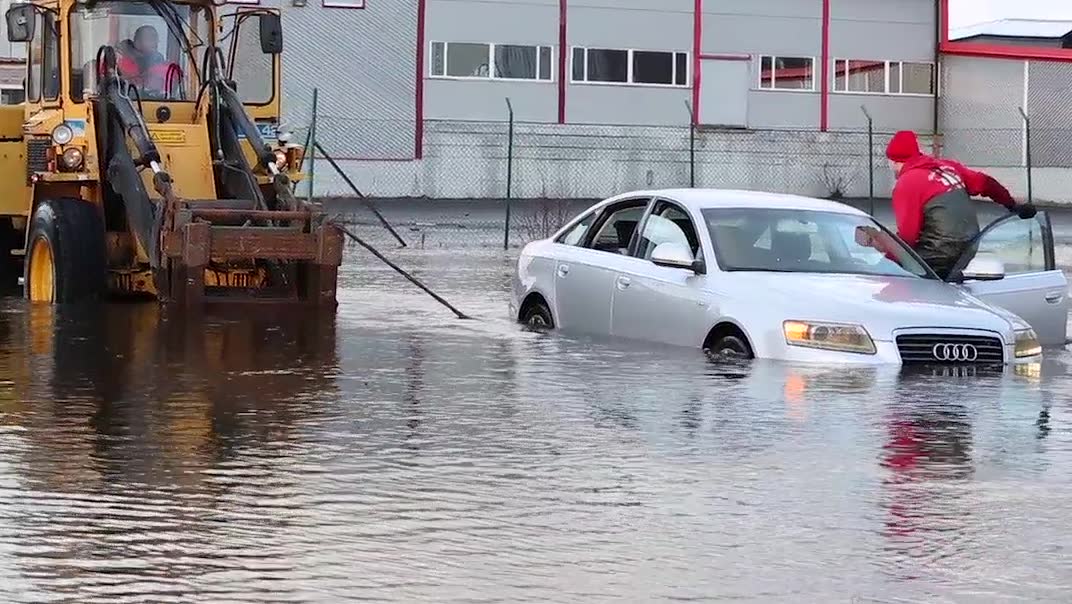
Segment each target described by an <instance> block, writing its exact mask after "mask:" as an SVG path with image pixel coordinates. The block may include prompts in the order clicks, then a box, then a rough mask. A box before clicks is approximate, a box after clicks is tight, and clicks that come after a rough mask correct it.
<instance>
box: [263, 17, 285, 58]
mask: <svg viewBox="0 0 1072 604" xmlns="http://www.w3.org/2000/svg"><path fill="white" fill-rule="evenodd" d="M260 34H261V52H263V53H264V54H266V55H277V54H279V53H281V52H283V21H282V20H281V19H280V18H279V15H277V14H274V13H269V14H262V15H260Z"/></svg>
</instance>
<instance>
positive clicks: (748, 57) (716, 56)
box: [700, 53, 752, 61]
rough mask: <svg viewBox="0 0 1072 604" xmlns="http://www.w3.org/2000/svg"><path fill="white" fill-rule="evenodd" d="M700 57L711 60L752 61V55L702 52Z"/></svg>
mask: <svg viewBox="0 0 1072 604" xmlns="http://www.w3.org/2000/svg"><path fill="white" fill-rule="evenodd" d="M700 58H701V59H705V60H709V61H751V60H752V55H734V54H709V53H702V54H701V55H700Z"/></svg>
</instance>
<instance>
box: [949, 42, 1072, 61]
mask: <svg viewBox="0 0 1072 604" xmlns="http://www.w3.org/2000/svg"><path fill="white" fill-rule="evenodd" d="M941 51H942V54H946V55H956V56H964V57H988V58H992V59H1014V60H1018V61H1058V62H1063V63H1072V48H1044V47H1041V46H1040V47H1037V48H1034V47H1031V46H1012V45H1008V44H975V43H973V42H946V43H944V44H942V47H941Z"/></svg>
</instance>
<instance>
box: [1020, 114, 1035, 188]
mask: <svg viewBox="0 0 1072 604" xmlns="http://www.w3.org/2000/svg"><path fill="white" fill-rule="evenodd" d="M1019 109H1020V115H1021V116H1023V118H1024V166H1025V167H1026V168H1027V203H1034V201H1035V198H1034V196H1033V194H1032V191H1031V171H1032V170H1031V163H1032V162H1031V118H1030V117H1028V115H1027V112H1026V111H1024V108H1023V107H1020V108H1019Z"/></svg>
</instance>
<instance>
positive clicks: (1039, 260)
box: [976, 214, 1046, 275]
mask: <svg viewBox="0 0 1072 604" xmlns="http://www.w3.org/2000/svg"><path fill="white" fill-rule="evenodd" d="M1040 215H1041V214H1040ZM982 253H986V254H993V255H994V256H996V257H998V258H999V259H1000V260H1001V261H1002V262H1003V263H1004V264H1005V274H1008V275H1015V274H1022V273H1037V272H1042V271H1044V270H1046V239H1045V237H1044V236H1043V230H1042V223H1041V222H1039V221H1038V220H1037V219H1027V220H1022V219H1020V218H1016V217H1014V218H1010V219H1007V220H1006V222H1004V223H1001V224H999V225H997V226H995V227H994V228H993V229H991V230H989V231H987V232H986V233H985V234H984V235H982V236H981V237H980V238H979V249H978V251H977V252H976V256H978V255H979V254H982Z"/></svg>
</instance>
